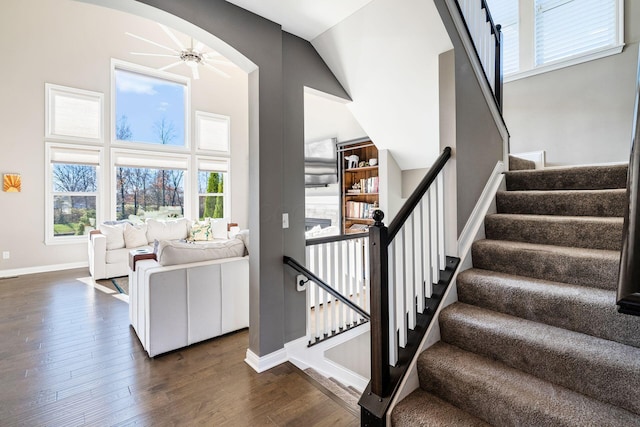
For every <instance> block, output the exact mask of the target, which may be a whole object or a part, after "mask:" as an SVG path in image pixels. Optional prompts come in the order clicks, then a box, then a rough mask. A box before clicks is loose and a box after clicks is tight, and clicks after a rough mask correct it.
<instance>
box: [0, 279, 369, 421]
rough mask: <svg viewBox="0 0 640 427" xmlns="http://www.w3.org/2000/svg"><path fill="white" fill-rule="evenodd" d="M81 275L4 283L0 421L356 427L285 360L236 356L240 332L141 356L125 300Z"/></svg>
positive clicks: (242, 342) (243, 339)
mask: <svg viewBox="0 0 640 427" xmlns="http://www.w3.org/2000/svg"><path fill="white" fill-rule="evenodd" d="M87 276H88V271H87V270H86V269H79V270H68V271H63V272H52V273H41V274H35V275H29V276H22V277H19V278H12V279H7V280H5V281H3V282H2V286H0V342H2V346H1V348H0V384H2V387H0V425H2V426H3V427H4V426H29V427H31V426H49V425H50V426H65V427H66V426H76V425H77V426H165V425H176V426H183V425H203V426H212V425H215V426H234V427H236V426H287V425H290V426H315V425H326V426H331V427H340V426H355V425H358V424H359V420H358V419H357V417H355V416H354V415H353V414H351V413H350V412H349V411H347V410H346V409H345V408H343V407H341V405H339V404H338V403H336V402H335V401H333V400H332V399H331V398H329V397H327V395H326V390H323V389H322V388H321V387H318V386H317V385H314V384H313V383H312V382H310V381H307V380H305V379H304V377H303V376H302V375H301V374H300V371H299V370H297V368H296V367H294V366H293V365H291V364H289V363H285V364H283V365H280V366H278V367H276V368H273V369H271V370H269V371H266V372H263V373H261V374H258V373H256V372H255V371H253V369H251V368H250V367H249V366H248V365H247V364H246V363H245V362H244V357H245V352H246V349H247V347H248V331H247V330H243V331H240V332H236V333H232V334H228V335H225V336H222V337H217V338H214V339H211V340H208V341H205V342H202V343H198V344H196V345H193V346H190V347H187V348H184V349H180V350H177V351H173V352H170V353H167V354H164V355H160V356H157V357H155V358H149V357H148V356H147V354H146V352H145V351H144V350H143V348H142V346H141V344H140V342H139V340H138V338H137V337H136V335H135V332H134V331H133V329H132V328H131V327H130V325H129V320H128V316H129V314H128V305H127V303H126V302H123V301H122V300H120V299H117V298H114V297H113V295H111V294H107V293H104V292H101V291H100V290H98V289H96V288H94V287H93V286H91V285H90V281H89V282H87ZM88 283H89V284H88Z"/></svg>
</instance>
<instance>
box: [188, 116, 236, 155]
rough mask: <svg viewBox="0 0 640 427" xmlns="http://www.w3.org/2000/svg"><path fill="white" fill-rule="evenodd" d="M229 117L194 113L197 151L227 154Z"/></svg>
mask: <svg viewBox="0 0 640 427" xmlns="http://www.w3.org/2000/svg"><path fill="white" fill-rule="evenodd" d="M230 122H231V118H230V117H229V116H223V115H220V114H213V113H205V112H203V111H196V141H197V144H198V149H199V150H210V151H221V152H226V153H228V152H229V139H230V133H231V132H230Z"/></svg>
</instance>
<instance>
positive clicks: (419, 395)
mask: <svg viewBox="0 0 640 427" xmlns="http://www.w3.org/2000/svg"><path fill="white" fill-rule="evenodd" d="M391 425H392V426H394V427H489V426H490V424H487V423H485V422H484V421H482V420H481V419H479V418H476V417H474V416H473V415H471V414H468V413H466V412H464V411H463V410H461V409H458V408H456V407H455V406H453V405H452V404H450V403H448V402H445V401H444V400H442V399H439V398H438V397H436V396H434V395H433V394H431V393H427V392H426V391H424V390H422V389H417V390H414V391H413V392H412V393H411V394H410V395H409V396H407V397H406V398H404V399H403V400H402V401H401V402H400V403H399V404H398V405H396V407H395V408H394V410H393V412H392V413H391Z"/></svg>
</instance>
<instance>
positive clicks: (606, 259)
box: [471, 239, 620, 289]
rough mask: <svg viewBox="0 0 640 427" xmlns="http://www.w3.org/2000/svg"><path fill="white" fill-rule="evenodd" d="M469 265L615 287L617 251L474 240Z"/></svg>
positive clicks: (602, 287)
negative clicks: (471, 261)
mask: <svg viewBox="0 0 640 427" xmlns="http://www.w3.org/2000/svg"><path fill="white" fill-rule="evenodd" d="M471 252H472V259H473V266H474V267H476V268H482V269H484V270H493V271H498V272H501V273H507V274H513V275H517V276H526V277H533V278H536V279H543V280H550V281H558V282H563V283H571V284H574V285H583V286H591V287H594V288H601V289H615V288H616V286H617V280H618V267H617V266H618V263H619V262H620V252H619V251H609V250H602V249H584V248H570V247H564V246H552V245H539V244H534V243H523V242H509V241H504V240H489V239H484V240H478V241H476V242H474V243H473V245H472V247H471Z"/></svg>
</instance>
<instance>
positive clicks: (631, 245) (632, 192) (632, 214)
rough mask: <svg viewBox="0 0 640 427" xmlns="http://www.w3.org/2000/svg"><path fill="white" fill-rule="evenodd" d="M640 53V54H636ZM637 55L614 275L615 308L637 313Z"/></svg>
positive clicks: (639, 196)
mask: <svg viewBox="0 0 640 427" xmlns="http://www.w3.org/2000/svg"><path fill="white" fill-rule="evenodd" d="M639 54H640V53H639ZM639 104H640V56H639V57H638V74H637V80H636V101H635V109H634V116H633V127H632V134H631V135H632V140H631V157H630V160H629V172H628V176H627V204H626V207H625V214H624V225H623V231H622V232H623V244H622V254H621V257H620V274H619V276H618V295H617V304H618V306H619V308H618V311H619V312H620V313H625V314H633V315H635V316H640V194H639V193H640V147H639V145H640V105H639Z"/></svg>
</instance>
